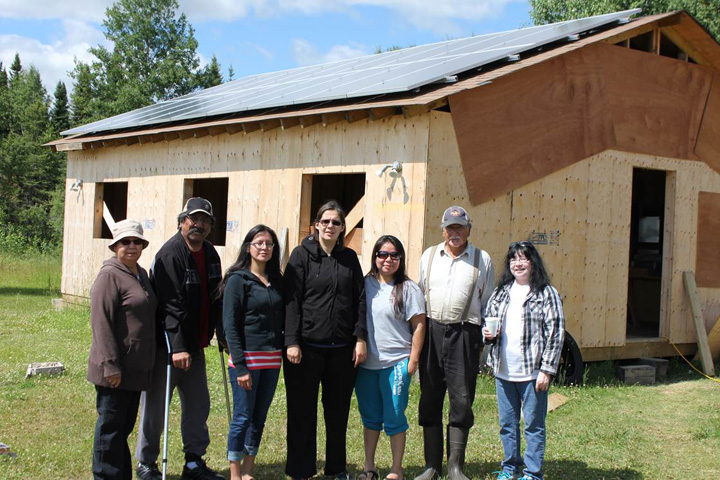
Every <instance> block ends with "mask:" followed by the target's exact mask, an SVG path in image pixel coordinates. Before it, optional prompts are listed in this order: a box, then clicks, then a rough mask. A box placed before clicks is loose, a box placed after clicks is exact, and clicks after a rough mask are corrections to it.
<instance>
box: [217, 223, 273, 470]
mask: <svg viewBox="0 0 720 480" xmlns="http://www.w3.org/2000/svg"><path fill="white" fill-rule="evenodd" d="M219 293H220V295H222V297H223V327H224V329H225V338H226V340H227V344H228V348H229V350H230V358H229V359H228V364H229V374H230V383H231V385H232V391H233V417H232V422H231V424H230V432H229V434H228V460H230V476H231V480H252V479H253V476H252V469H253V465H254V464H255V457H256V456H257V453H258V448H259V447H260V440H261V438H262V433H263V428H264V426H265V419H266V418H267V413H268V410H269V409H270V404H271V403H272V399H273V396H274V395H275V387H276V386H277V382H278V376H279V374H280V365H281V363H282V348H283V340H284V339H283V325H284V322H285V306H284V303H283V299H282V274H281V273H280V252H279V248H278V239H277V236H276V235H275V232H274V231H273V230H272V229H271V228H269V227H266V226H265V225H257V226H255V227H253V228H252V229H251V230H250V231H249V232H248V233H247V235H246V236H245V240H244V241H243V244H242V246H241V247H240V254H239V255H238V258H237V260H236V261H235V263H234V264H233V265H232V266H231V267H230V268H229V269H228V271H227V272H226V273H225V278H224V279H223V281H222V282H221V283H220V287H219Z"/></svg>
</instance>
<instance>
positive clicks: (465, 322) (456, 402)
mask: <svg viewBox="0 0 720 480" xmlns="http://www.w3.org/2000/svg"><path fill="white" fill-rule="evenodd" d="M440 226H441V228H442V231H443V236H444V237H445V241H444V242H443V243H441V244H439V245H436V246H434V247H431V248H428V249H427V250H426V251H425V252H424V253H423V255H422V258H421V259H420V278H419V282H418V283H419V284H420V288H422V290H423V292H424V294H425V302H426V310H427V318H428V323H427V333H426V337H425V345H424V347H423V351H422V354H421V356H420V390H421V394H420V405H419V415H418V417H419V423H420V425H421V426H422V427H423V440H424V449H425V466H426V468H425V470H424V471H423V473H422V474H420V476H418V477H417V478H416V480H433V479H436V478H438V477H439V476H441V475H442V457H443V418H442V414H443V402H444V400H445V392H447V393H448V397H449V399H450V414H449V419H448V425H447V451H448V452H447V454H448V474H447V478H448V480H467V477H466V476H465V475H464V474H463V472H462V470H463V465H464V462H465V448H466V446H467V440H468V432H469V430H470V427H472V425H473V423H474V421H475V418H474V416H473V411H472V404H473V401H474V399H475V384H476V381H477V374H478V370H479V362H480V353H481V351H482V344H483V336H482V332H481V330H480V329H481V323H482V318H483V317H482V312H483V311H484V310H485V305H486V303H487V301H488V299H489V298H490V294H491V293H492V291H493V289H494V288H495V270H494V268H493V264H492V261H491V260H490V256H489V255H488V254H487V252H485V251H483V250H481V249H479V248H477V247H474V246H473V245H471V244H470V243H469V242H468V237H469V236H470V231H471V229H472V224H471V222H470V217H469V216H468V214H467V212H466V211H465V209H463V208H462V207H458V206H453V207H450V208H448V209H447V210H445V213H444V214H443V218H442V223H441V224H440Z"/></svg>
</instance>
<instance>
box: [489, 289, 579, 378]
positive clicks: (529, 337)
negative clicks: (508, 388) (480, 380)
mask: <svg viewBox="0 0 720 480" xmlns="http://www.w3.org/2000/svg"><path fill="white" fill-rule="evenodd" d="M511 286H512V283H509V284H507V285H505V286H504V287H501V288H500V287H499V288H496V289H495V291H494V292H493V294H492V296H491V297H490V300H489V301H488V304H487V307H486V309H485V316H486V317H499V318H500V322H499V327H498V328H499V329H502V327H503V322H504V321H505V316H506V315H507V309H508V306H509V305H510V287H511ZM522 319H523V323H524V328H523V335H522V342H521V351H522V373H523V374H525V375H531V374H532V373H533V372H534V371H536V370H540V371H541V372H544V373H547V374H549V375H553V376H555V375H557V369H558V364H559V363H560V353H561V352H562V346H563V341H564V340H565V315H564V314H563V308H562V299H561V298H560V295H559V294H558V292H557V290H555V288H554V287H552V286H550V285H548V286H546V287H545V288H544V289H543V290H542V291H541V292H538V293H536V292H533V291H530V293H529V294H528V296H527V298H526V299H525V303H524V304H523V313H522ZM483 326H484V322H483ZM499 331H500V330H499ZM498 343H499V342H498V341H497V337H496V338H495V340H494V341H493V343H492V344H491V347H490V353H489V354H488V357H487V364H488V366H490V367H491V368H492V369H493V373H494V374H497V372H498V368H499V361H498V356H499V351H500V346H499V344H498Z"/></svg>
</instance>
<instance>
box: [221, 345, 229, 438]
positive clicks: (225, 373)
mask: <svg viewBox="0 0 720 480" xmlns="http://www.w3.org/2000/svg"><path fill="white" fill-rule="evenodd" d="M218 351H219V352H220V368H221V369H222V373H223V385H224V386H225V408H226V409H227V417H228V425H230V424H231V423H232V413H230V394H229V393H228V379H227V372H226V371H225V368H226V367H225V356H224V355H223V347H222V345H220V344H219V343H218Z"/></svg>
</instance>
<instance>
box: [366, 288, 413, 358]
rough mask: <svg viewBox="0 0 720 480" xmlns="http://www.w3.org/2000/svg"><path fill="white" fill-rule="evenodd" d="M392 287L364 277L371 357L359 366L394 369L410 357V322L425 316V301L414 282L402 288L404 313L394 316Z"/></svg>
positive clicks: (369, 353)
mask: <svg viewBox="0 0 720 480" xmlns="http://www.w3.org/2000/svg"><path fill="white" fill-rule="evenodd" d="M392 292H393V285H392V284H386V283H380V282H378V280H377V279H376V278H375V277H365V298H366V299H367V328H368V356H367V359H366V360H365V362H364V363H362V364H361V365H360V366H361V367H363V368H367V369H369V370H379V369H382V368H389V367H393V366H395V364H396V363H398V362H399V361H400V360H403V359H405V358H407V357H409V356H410V348H411V347H412V326H411V324H410V321H409V320H410V319H411V318H412V317H414V316H415V315H420V314H424V313H425V298H424V297H423V294H422V292H421V291H420V287H418V285H417V284H416V283H415V282H413V281H412V280H407V281H406V282H405V283H404V284H403V304H404V305H405V312H404V313H401V314H400V315H398V316H395V312H394V310H393V305H392Z"/></svg>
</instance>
